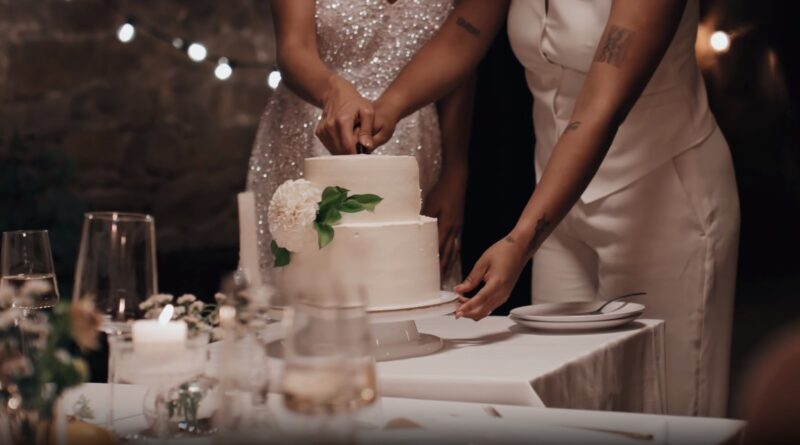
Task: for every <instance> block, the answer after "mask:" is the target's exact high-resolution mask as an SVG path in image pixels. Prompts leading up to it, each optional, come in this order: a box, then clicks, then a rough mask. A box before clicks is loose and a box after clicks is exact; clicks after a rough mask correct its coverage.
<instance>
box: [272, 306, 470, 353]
mask: <svg viewBox="0 0 800 445" xmlns="http://www.w3.org/2000/svg"><path fill="white" fill-rule="evenodd" d="M457 299H458V294H457V293H455V292H449V291H441V292H440V293H439V296H438V297H436V298H434V299H431V300H428V301H422V302H420V303H417V304H414V305H413V306H391V307H380V308H371V309H368V310H367V315H368V316H369V321H370V325H371V327H372V337H373V339H374V342H375V343H374V349H373V353H374V354H375V359H376V360H378V361H387V360H398V359H402V358H408V357H418V356H423V355H428V354H433V353H434V352H436V351H438V350H440V349H442V346H443V342H442V339H441V338H439V337H437V336H435V335H431V334H420V332H419V331H418V330H417V324H416V323H415V322H414V320H421V319H424V318H431V317H438V316H440V315H447V314H451V313H453V312H455V310H456V308H457V307H458V302H457V301H456V300H457ZM269 314H270V316H272V317H273V318H274V319H277V320H280V319H281V317H282V316H283V308H281V307H272V308H270V311H269Z"/></svg>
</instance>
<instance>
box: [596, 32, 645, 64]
mask: <svg viewBox="0 0 800 445" xmlns="http://www.w3.org/2000/svg"><path fill="white" fill-rule="evenodd" d="M634 34H636V33H635V32H633V31H631V30H630V29H627V28H622V27H619V26H616V25H611V28H609V30H608V32H607V33H606V35H605V36H604V38H603V40H601V41H600V45H599V46H598V47H597V54H596V55H595V57H594V61H595V62H601V63H607V64H609V65H612V66H615V67H617V68H619V67H620V66H621V65H622V62H624V61H625V55H626V54H627V53H628V47H629V46H630V44H631V41H632V40H633V36H634Z"/></svg>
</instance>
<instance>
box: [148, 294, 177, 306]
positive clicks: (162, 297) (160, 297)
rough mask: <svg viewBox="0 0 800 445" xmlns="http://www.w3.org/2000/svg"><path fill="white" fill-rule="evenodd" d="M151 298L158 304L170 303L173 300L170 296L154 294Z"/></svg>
mask: <svg viewBox="0 0 800 445" xmlns="http://www.w3.org/2000/svg"><path fill="white" fill-rule="evenodd" d="M153 297H154V298H155V300H156V302H157V303H158V304H167V303H172V299H173V298H175V297H174V296H172V294H156V295H154V296H153Z"/></svg>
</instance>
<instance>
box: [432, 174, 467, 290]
mask: <svg viewBox="0 0 800 445" xmlns="http://www.w3.org/2000/svg"><path fill="white" fill-rule="evenodd" d="M466 179H467V178H466V173H459V172H442V177H441V178H440V179H439V182H437V183H436V185H435V186H434V187H433V189H432V190H431V191H430V192H429V193H428V196H426V197H425V207H424V208H423V209H422V213H423V214H424V215H427V216H430V217H431V218H437V219H438V224H439V267H440V270H441V273H442V275H444V274H446V273H447V271H449V270H450V268H451V267H452V266H453V264H455V263H456V259H457V258H458V255H459V252H460V248H459V246H458V240H459V239H460V238H461V224H462V222H463V220H464V194H465V188H466Z"/></svg>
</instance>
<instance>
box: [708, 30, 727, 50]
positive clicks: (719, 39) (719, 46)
mask: <svg viewBox="0 0 800 445" xmlns="http://www.w3.org/2000/svg"><path fill="white" fill-rule="evenodd" d="M708 41H709V43H710V44H711V49H713V50H714V52H716V53H724V52H728V50H729V49H730V48H731V36H730V35H728V33H727V32H725V31H714V32H713V33H712V34H711V37H710V38H709V40H708Z"/></svg>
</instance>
